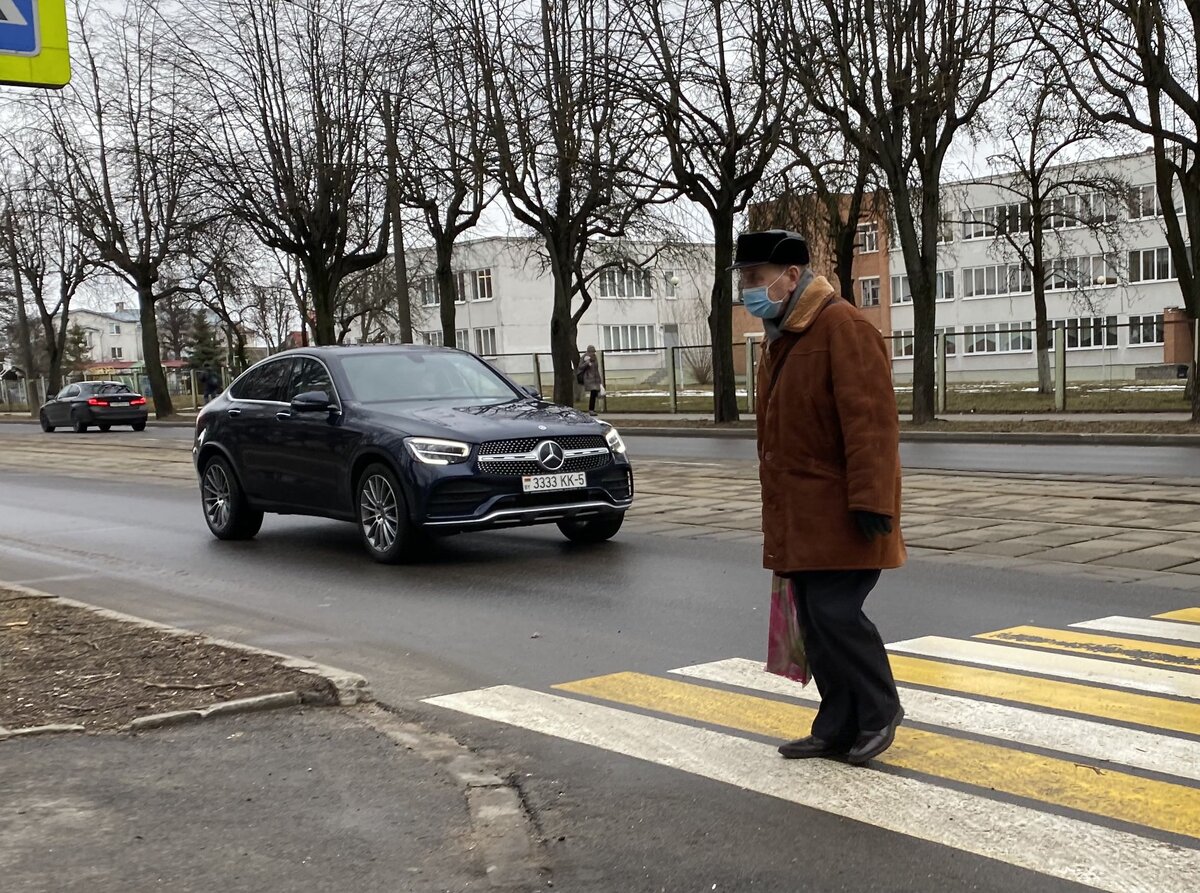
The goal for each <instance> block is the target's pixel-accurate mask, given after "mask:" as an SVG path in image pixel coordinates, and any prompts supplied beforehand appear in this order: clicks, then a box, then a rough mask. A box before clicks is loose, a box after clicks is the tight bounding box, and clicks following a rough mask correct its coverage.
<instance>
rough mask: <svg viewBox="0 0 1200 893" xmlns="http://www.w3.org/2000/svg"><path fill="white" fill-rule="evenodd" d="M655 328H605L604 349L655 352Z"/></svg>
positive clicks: (634, 326)
mask: <svg viewBox="0 0 1200 893" xmlns="http://www.w3.org/2000/svg"><path fill="white" fill-rule="evenodd" d="M654 347H655V339H654V326H636V325H633V326H604V349H605V350H612V351H621V350H653V349H654Z"/></svg>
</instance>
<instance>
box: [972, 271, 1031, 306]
mask: <svg viewBox="0 0 1200 893" xmlns="http://www.w3.org/2000/svg"><path fill="white" fill-rule="evenodd" d="M962 273H963V297H964V298H992V297H996V296H997V295H1021V294H1027V293H1028V292H1031V291H1033V276H1032V275H1031V274H1030V272H1029V270H1027V269H1026V268H1025V266H1024V265H1023V264H991V265H989V266H986V267H967V268H966V269H964V270H963V271H962Z"/></svg>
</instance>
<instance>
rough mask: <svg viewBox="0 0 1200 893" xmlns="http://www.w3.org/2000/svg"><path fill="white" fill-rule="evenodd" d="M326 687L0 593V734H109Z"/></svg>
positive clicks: (253, 659)
mask: <svg viewBox="0 0 1200 893" xmlns="http://www.w3.org/2000/svg"><path fill="white" fill-rule="evenodd" d="M288 691H299V692H301V693H303V694H306V695H309V694H311V695H314V696H325V697H333V692H332V690H331V689H330V687H329V683H327V682H325V681H324V680H321V679H318V678H316V677H313V676H310V675H308V674H307V673H301V672H300V671H298V670H293V669H290V668H287V667H282V666H280V665H279V664H278V663H277V662H276V661H275V659H274V658H271V657H269V656H266V655H258V654H251V653H247V652H242V651H237V650H234V649H231V648H223V647H221V646H218V645H212V644H208V643H206V642H205V641H204V640H203V639H202V638H201V637H199V636H176V635H171V634H170V633H166V632H163V631H160V630H155V629H146V628H144V627H140V626H136V625H134V624H130V623H122V622H120V621H117V620H111V619H109V618H107V617H101V616H99V615H98V614H95V613H94V612H92V611H88V610H85V609H83V608H75V607H71V606H68V605H62V604H59V603H57V602H54V601H52V600H50V599H47V598H39V597H35V596H29V595H27V594H23V593H20V592H13V591H9V590H5V589H2V588H0V727H5V728H9V729H18V728H25V727H29V726H40V725H47V724H50V723H78V724H80V725H82V726H84V728H85V729H86V730H87V731H104V730H112V729H118V728H120V727H122V726H124V725H126V724H127V723H129V722H130V721H131V720H133V719H136V718H137V717H139V716H150V715H152V714H155V713H165V712H167V711H171V710H188V709H196V708H203V707H210V706H212V705H213V704H217V703H220V702H222V701H229V700H233V699H235V698H247V697H253V696H255V695H265V694H272V693H275V692H288Z"/></svg>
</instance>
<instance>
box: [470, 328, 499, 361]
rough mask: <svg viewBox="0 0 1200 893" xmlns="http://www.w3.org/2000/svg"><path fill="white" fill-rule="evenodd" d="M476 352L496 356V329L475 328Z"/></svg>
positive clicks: (481, 354) (484, 355)
mask: <svg viewBox="0 0 1200 893" xmlns="http://www.w3.org/2000/svg"><path fill="white" fill-rule="evenodd" d="M475 353H477V354H479V355H480V356H481V357H494V356H495V355H496V353H497V351H496V330H495V329H476V330H475Z"/></svg>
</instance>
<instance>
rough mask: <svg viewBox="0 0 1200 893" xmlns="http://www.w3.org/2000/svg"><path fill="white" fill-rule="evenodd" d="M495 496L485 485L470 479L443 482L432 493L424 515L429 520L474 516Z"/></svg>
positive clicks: (490, 488)
mask: <svg viewBox="0 0 1200 893" xmlns="http://www.w3.org/2000/svg"><path fill="white" fill-rule="evenodd" d="M494 495H495V490H494V489H493V488H492V487H489V486H488V485H487V484H484V483H480V482H479V481H473V480H470V479H464V480H454V481H444V482H442V483H441V484H439V485H438V487H437V488H436V489H435V490H434V491H433V495H432V496H431V497H430V498H429V504H428V505H427V506H426V508H425V514H426V516H427V517H429V518H462V517H467V516H470V515H473V514H475V512H476V511H477V510H478V509H479V507H480V506H481V505H483V503H484V502H486V501H487V500H488V499H490V498H491V497H492V496H494Z"/></svg>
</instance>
